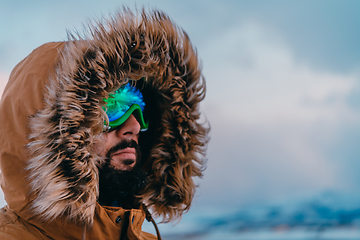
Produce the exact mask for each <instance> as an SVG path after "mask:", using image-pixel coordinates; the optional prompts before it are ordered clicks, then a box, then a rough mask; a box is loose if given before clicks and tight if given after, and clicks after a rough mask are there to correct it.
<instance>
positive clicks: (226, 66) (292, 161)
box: [0, 0, 360, 211]
mask: <svg viewBox="0 0 360 240" xmlns="http://www.w3.org/2000/svg"><path fill="white" fill-rule="evenodd" d="M136 3H137V6H138V8H141V6H146V7H150V8H157V9H160V10H163V11H165V12H166V13H168V14H169V15H170V17H171V18H172V19H173V20H174V21H175V22H176V23H177V24H178V25H180V26H181V27H183V28H184V29H185V31H186V32H187V33H188V34H189V36H190V38H191V40H192V41H193V44H194V45H195V46H196V47H197V50H198V52H199V56H200V58H201V59H202V62H203V69H204V75H205V77H206V79H207V82H208V94H207V98H206V99H205V101H204V103H203V104H202V110H203V112H204V113H205V115H206V117H207V118H208V120H209V121H210V123H211V126H212V132H211V142H210V145H209V149H208V169H207V170H206V171H205V176H204V179H203V180H201V181H199V184H200V188H199V191H198V193H197V198H196V199H195V205H194V208H195V209H200V206H199V205H202V206H205V207H212V208H213V207H217V208H219V209H220V211H221V210H222V207H223V206H228V207H229V208H230V207H238V208H240V207H242V206H245V205H246V204H249V203H252V202H267V201H268V202H271V201H277V200H282V199H286V198H293V197H294V196H295V197H303V196H311V195H314V194H318V193H321V192H323V191H328V190H331V191H339V192H341V191H344V192H345V191H346V192H347V193H355V192H356V191H357V190H358V189H359V188H360V177H359V174H358V170H359V169H360V164H359V163H358V162H359V161H358V159H359V157H360V153H359V150H358V144H359V141H360V46H359V42H360V31H359V25H360V16H359V14H358V12H359V9H360V2H359V1H356V0H353V1H350V0H338V1H334V0H325V1H312V0H303V1H286V0H282V1H281V0H277V1H275V0H264V1H260V0H251V1H250V0H249V1H241V0H233V1H230V0H225V1H205V0H198V1H196V0H193V1H188V0H184V1H169V0H153V1H136ZM122 4H125V5H128V6H130V7H131V8H134V6H135V1H89V0H87V1H85V0H84V1H70V0H65V1H16V0H15V1H5V0H0V32H1V37H0V88H1V89H2V88H3V86H4V85H5V82H6V79H7V76H8V75H9V73H10V71H11V69H12V68H13V67H14V66H15V65H16V64H17V63H18V62H19V61H21V60H22V58H24V57H25V56H26V55H27V54H29V53H30V52H31V51H32V50H33V49H34V48H36V47H37V46H39V45H41V44H43V43H45V42H48V41H61V40H65V39H66V29H69V30H73V29H75V28H77V29H80V30H81V29H82V23H84V22H86V21H87V19H92V18H99V17H101V16H108V14H109V13H111V12H114V11H115V9H116V8H117V7H119V8H120V7H121V5H122ZM290 192H291V194H290ZM199 202H201V204H199ZM0 203H1V200H0ZM199 211H200V210H199ZM224 211H225V210H224Z"/></svg>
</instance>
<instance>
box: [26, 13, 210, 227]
mask: <svg viewBox="0 0 360 240" xmlns="http://www.w3.org/2000/svg"><path fill="white" fill-rule="evenodd" d="M61 54H62V56H61V60H60V62H59V64H58V66H57V71H56V75H55V77H54V78H53V79H51V80H50V82H49V86H48V92H47V94H46V96H45V101H46V106H45V108H44V109H42V110H40V111H39V112H38V114H37V115H35V116H34V117H33V118H32V120H31V123H30V124H31V125H30V126H31V129H32V135H31V136H30V140H31V142H30V144H29V146H28V148H29V149H30V152H31V154H32V158H31V160H30V164H29V166H28V169H29V170H30V179H31V188H32V198H33V201H32V203H31V206H32V209H33V212H34V213H35V215H36V216H38V217H41V218H43V219H44V220H51V219H55V218H57V217H60V216H66V217H67V218H68V220H75V221H81V222H84V223H86V224H87V225H92V222H93V219H94V213H95V206H96V199H97V196H98V170H97V165H98V164H100V163H101V161H102V160H101V159H100V158H99V157H98V156H97V155H96V154H94V153H93V151H92V148H91V146H92V144H93V143H94V139H95V138H96V137H97V136H98V135H99V133H101V132H102V131H103V121H104V119H106V114H105V113H104V111H103V110H102V108H101V106H102V105H103V104H104V103H103V100H102V99H103V98H104V97H106V96H107V95H108V94H109V93H110V92H111V91H113V90H114V89H116V88H118V87H119V86H120V85H123V84H125V83H126V82H127V81H128V79H133V80H138V79H140V78H142V77H144V78H145V81H143V82H142V86H143V89H144V98H147V99H148V100H149V101H150V102H153V104H152V107H150V108H148V109H149V110H148V116H149V117H150V129H149V131H148V133H147V136H144V138H143V140H142V143H140V144H144V145H146V146H145V147H144V149H145V150H144V151H145V154H144V157H145V158H146V159H145V168H146V171H147V172H148V174H149V185H148V187H147V188H146V190H145V191H144V193H143V194H142V196H141V198H142V199H143V201H144V202H145V203H146V204H147V205H148V206H149V207H151V208H152V211H153V212H154V213H156V214H158V215H159V216H162V217H164V220H165V221H167V220H172V219H175V218H177V217H179V216H181V215H182V213H183V212H184V211H186V210H188V209H189V207H190V204H191V201H192V198H193V196H194V191H195V184H194V182H193V179H192V177H194V176H201V175H202V171H203V169H204V165H205V162H204V160H203V155H204V153H205V145H206V142H207V132H208V130H207V129H206V128H204V127H203V126H202V125H200V124H199V123H198V122H197V120H198V119H199V115H200V114H199V111H198V107H199V102H200V101H201V100H202V99H203V98H204V96H205V82H204V80H203V78H202V76H201V72H200V66H199V60H198V57H197V54H196V52H195V51H194V49H193V47H192V45H191V43H190V41H189V38H188V36H187V35H186V33H185V32H184V31H183V30H181V29H180V28H178V27H177V26H175V25H174V24H173V23H172V22H171V20H170V19H169V17H167V16H166V15H165V14H164V13H162V12H159V11H153V12H151V13H145V12H144V11H143V12H142V13H141V14H140V15H134V14H133V13H132V12H131V11H129V10H124V11H123V13H118V14H117V15H116V16H115V17H114V18H113V19H112V20H111V21H108V22H104V23H98V24H97V25H91V26H90V27H89V34H88V36H87V37H79V36H78V37H74V36H73V35H70V37H69V41H67V42H66V43H65V48H64V50H63V52H62V53H61ZM137 84H140V82H139V81H138V82H137ZM145 101H146V99H145ZM150 105H151V104H150ZM154 113H156V114H154ZM154 136H155V137H154Z"/></svg>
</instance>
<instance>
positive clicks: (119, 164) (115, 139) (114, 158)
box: [95, 115, 140, 171]
mask: <svg viewBox="0 0 360 240" xmlns="http://www.w3.org/2000/svg"><path fill="white" fill-rule="evenodd" d="M139 133H140V124H139V122H138V121H137V120H136V118H135V117H134V115H131V116H130V117H129V118H128V119H127V120H126V121H125V122H124V123H123V124H121V125H120V126H119V127H117V128H116V129H115V130H113V131H111V132H108V133H104V134H105V136H104V139H105V140H104V142H102V143H100V144H102V146H97V147H95V152H96V153H97V154H98V155H99V156H100V157H103V158H108V159H109V160H110V166H112V167H113V168H114V169H116V170H121V171H130V170H132V169H133V168H134V166H135V165H136V163H137V162H136V161H139V159H138V156H137V155H138V153H137V149H138V146H137V144H138V141H139Z"/></svg>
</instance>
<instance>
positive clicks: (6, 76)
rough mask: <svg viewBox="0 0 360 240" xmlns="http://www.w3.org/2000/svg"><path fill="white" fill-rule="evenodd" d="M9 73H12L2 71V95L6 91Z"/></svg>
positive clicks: (0, 87) (0, 93) (0, 78)
mask: <svg viewBox="0 0 360 240" xmlns="http://www.w3.org/2000/svg"><path fill="white" fill-rule="evenodd" d="M9 75H10V73H6V72H1V71H0V96H1V95H2V93H3V91H4V88H5V86H6V83H7V81H8V79H9Z"/></svg>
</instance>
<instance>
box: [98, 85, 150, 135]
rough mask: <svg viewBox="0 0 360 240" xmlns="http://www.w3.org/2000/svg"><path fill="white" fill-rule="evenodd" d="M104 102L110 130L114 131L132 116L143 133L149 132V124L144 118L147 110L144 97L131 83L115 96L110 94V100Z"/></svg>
mask: <svg viewBox="0 0 360 240" xmlns="http://www.w3.org/2000/svg"><path fill="white" fill-rule="evenodd" d="M104 102H105V106H104V107H103V109H104V110H105V112H106V114H107V116H108V118H109V124H108V126H107V128H108V130H110V131H111V130H114V129H115V128H116V127H118V126H120V125H121V124H123V123H124V122H125V121H126V120H127V119H128V118H129V117H130V115H131V114H133V115H134V116H135V118H136V120H137V121H138V122H139V124H140V129H141V131H145V130H147V128H148V123H146V122H145V120H144V116H143V111H144V109H145V102H144V100H143V95H142V93H141V92H140V90H138V89H137V88H135V87H134V86H131V84H130V83H128V84H126V85H124V86H122V87H120V88H119V89H118V90H116V91H115V92H114V93H113V94H109V98H106V99H104ZM105 125H106V123H105Z"/></svg>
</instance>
